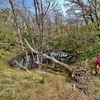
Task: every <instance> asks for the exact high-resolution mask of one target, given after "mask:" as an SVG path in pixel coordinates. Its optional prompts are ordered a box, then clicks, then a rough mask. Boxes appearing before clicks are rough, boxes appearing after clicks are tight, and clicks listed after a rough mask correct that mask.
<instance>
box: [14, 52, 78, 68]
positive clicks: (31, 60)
mask: <svg viewBox="0 0 100 100" xmlns="http://www.w3.org/2000/svg"><path fill="white" fill-rule="evenodd" d="M45 54H46V55H48V56H50V57H54V58H55V59H57V60H59V61H61V62H64V63H67V64H68V63H69V62H71V63H72V62H74V60H75V59H76V58H75V56H73V55H69V54H68V53H66V52H54V51H53V52H45ZM38 57H39V58H40V56H38ZM27 58H28V69H34V68H35V67H36V63H35V61H37V55H36V54H31V55H28V57H27ZM16 61H17V62H18V63H19V64H21V65H22V66H25V64H26V57H24V58H23V59H20V58H19V59H17V60H16ZM42 62H43V63H45V64H50V65H52V66H58V65H57V64H56V63H55V62H53V61H51V60H50V59H47V58H44V57H43V59H42ZM12 65H13V67H17V68H18V67H20V66H19V65H18V64H17V63H15V62H13V64H12Z"/></svg>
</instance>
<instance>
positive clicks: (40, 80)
mask: <svg viewBox="0 0 100 100" xmlns="http://www.w3.org/2000/svg"><path fill="white" fill-rule="evenodd" d="M16 49H17V48H14V49H12V50H10V51H5V50H4V49H0V100H90V99H91V98H89V97H88V96H86V95H85V94H84V93H82V92H81V91H80V90H77V89H76V91H73V89H72V85H71V84H72V83H73V82H74V81H73V80H72V79H71V78H70V77H69V76H67V75H66V76H62V75H61V74H60V73H57V72H54V73H53V74H51V73H48V72H43V71H39V70H34V71H29V72H24V71H22V70H19V69H17V68H10V67H9V65H8V63H7V61H8V59H10V58H12V57H13V56H14V54H16ZM12 52H13V53H12ZM94 85H96V86H97V87H99V86H100V82H99V80H98V78H97V79H94ZM91 91H92V90H91ZM95 91H99V89H94V91H92V92H95ZM97 94H98V93H97ZM97 94H96V95H97ZM98 95H99V94H98ZM94 96H95V95H94ZM91 100H92V99H91ZM93 100H94V99H93Z"/></svg>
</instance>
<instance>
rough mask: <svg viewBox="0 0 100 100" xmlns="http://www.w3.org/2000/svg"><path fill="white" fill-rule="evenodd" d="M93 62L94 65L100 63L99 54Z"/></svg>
mask: <svg viewBox="0 0 100 100" xmlns="http://www.w3.org/2000/svg"><path fill="white" fill-rule="evenodd" d="M94 64H95V65H97V64H99V65H100V56H98V57H97V59H96V60H95V61H94Z"/></svg>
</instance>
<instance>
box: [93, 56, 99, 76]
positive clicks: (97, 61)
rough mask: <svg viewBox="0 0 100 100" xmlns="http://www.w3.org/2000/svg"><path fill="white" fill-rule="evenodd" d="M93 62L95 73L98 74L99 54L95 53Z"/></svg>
mask: <svg viewBox="0 0 100 100" xmlns="http://www.w3.org/2000/svg"><path fill="white" fill-rule="evenodd" d="M94 64H95V74H96V75H97V74H98V68H99V67H100V54H98V55H97V59H96V60H95V61H94Z"/></svg>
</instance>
